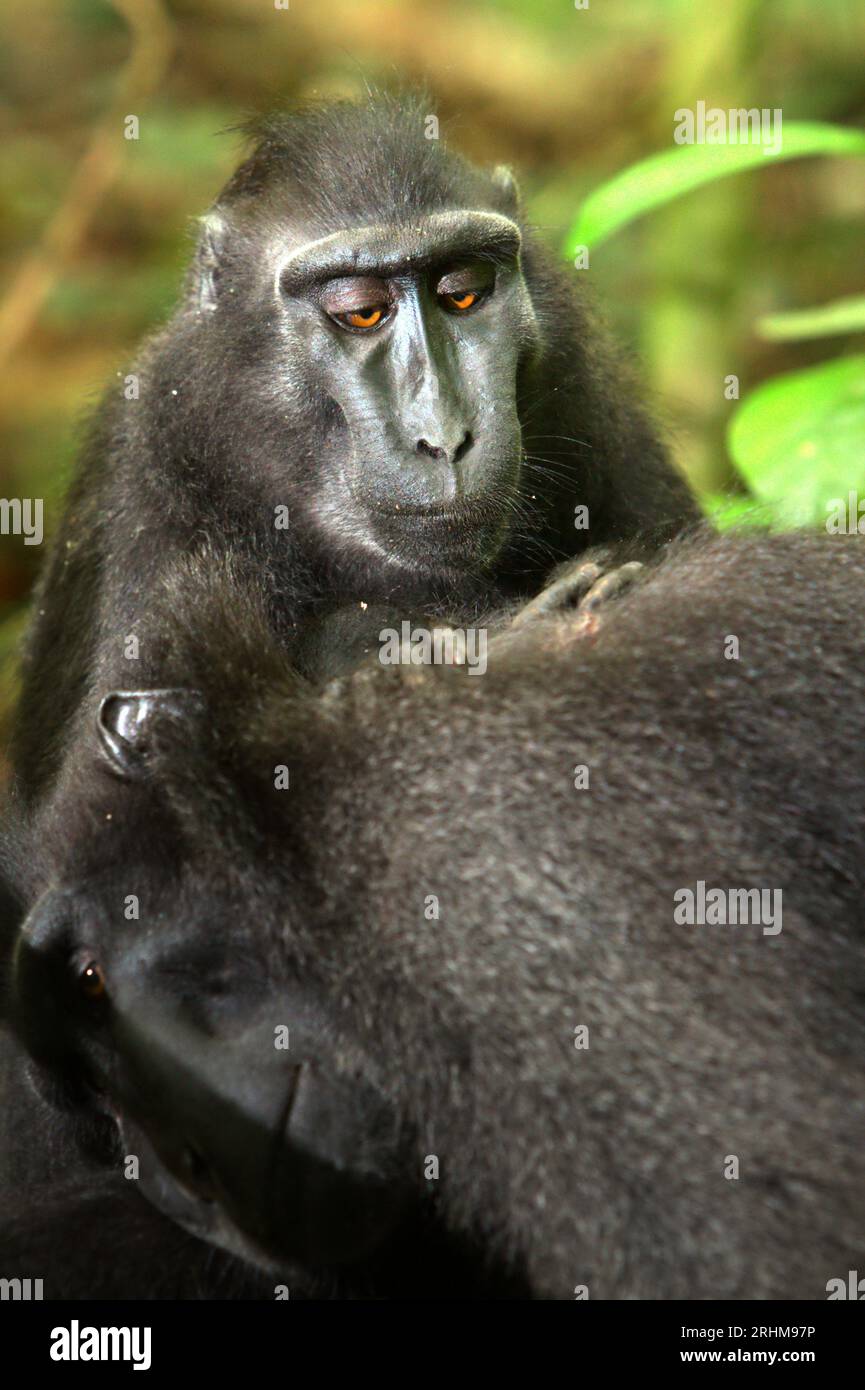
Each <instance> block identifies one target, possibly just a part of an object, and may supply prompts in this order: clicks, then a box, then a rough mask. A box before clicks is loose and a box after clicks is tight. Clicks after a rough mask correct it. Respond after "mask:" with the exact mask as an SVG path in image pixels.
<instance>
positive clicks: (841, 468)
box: [727, 356, 865, 526]
mask: <svg viewBox="0 0 865 1390" xmlns="http://www.w3.org/2000/svg"><path fill="white" fill-rule="evenodd" d="M863 440H865V356H857V357H841V358H838V359H837V360H836V361H834V362H828V363H825V364H824V365H822V366H820V367H809V368H807V369H806V370H805V371H801V372H790V373H788V374H786V375H784V376H780V377H775V378H774V379H773V380H772V381H769V382H767V383H766V384H765V385H764V386H760V387H758V389H757V390H756V391H754V392H753V394H752V395H750V396H749V397H748V399H747V400H745V401H744V402H743V403H742V405H741V406H740V407H739V409H738V411H737V412H736V414H735V415H734V417H733V419H732V420H731V422H730V426H729V429H728V433H727V441H728V445H729V449H730V453H731V455H732V457H733V460H734V462H735V464H736V467H737V468H738V470H739V472H740V473H741V475H742V477H743V478H744V480H745V482H746V483H747V484H748V486H749V488H750V490H751V492H753V494H754V496H755V497H757V498H758V499H759V500H760V501H762V502H765V503H767V504H769V505H770V506H771V508H772V512H773V516H774V517H775V518H776V519H777V520H778V521H779V522H780V524H781V525H784V526H807V525H811V524H814V523H818V524H825V522H826V518H827V516H828V514H829V507H830V503H831V501H832V499H833V498H838V497H841V498H844V499H846V497H847V493H848V492H849V491H850V490H851V489H854V490H857V491H859V492H861V493H862V495H863V496H865V450H863V447H862V445H863Z"/></svg>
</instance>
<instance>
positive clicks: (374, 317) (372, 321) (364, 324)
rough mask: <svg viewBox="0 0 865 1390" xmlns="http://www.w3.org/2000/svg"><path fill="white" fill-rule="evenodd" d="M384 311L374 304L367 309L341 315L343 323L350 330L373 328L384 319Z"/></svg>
mask: <svg viewBox="0 0 865 1390" xmlns="http://www.w3.org/2000/svg"><path fill="white" fill-rule="evenodd" d="M384 313H385V311H384V309H383V308H382V307H381V305H379V304H374V305H373V306H372V307H371V308H369V309H354V310H352V312H351V313H350V314H343V315H342V317H343V318H344V319H345V322H346V323H348V324H350V325H351V327H352V328H375V327H376V325H377V324H379V323H381V321H382V319H383V318H384Z"/></svg>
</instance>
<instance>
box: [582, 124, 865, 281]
mask: <svg viewBox="0 0 865 1390" xmlns="http://www.w3.org/2000/svg"><path fill="white" fill-rule="evenodd" d="M782 134H783V144H782V148H781V149H780V150H779V151H778V153H777V154H767V153H766V147H765V146H763V145H682V146H677V147H676V148H675V149H673V150H665V151H664V152H663V153H662V154H655V155H651V156H650V157H649V158H648V159H644V160H641V161H640V163H639V164H633V165H632V166H631V168H630V169H625V170H623V172H622V173H621V174H618V175H617V176H616V178H613V179H610V180H609V182H608V183H605V184H602V185H601V187H600V188H598V189H596V190H595V192H594V193H591V194H590V195H589V197H588V198H587V199H586V201H585V202H584V203H583V206H582V208H581V209H580V211H579V213H578V215H577V218H576V221H575V222H574V224H573V226H572V227H571V230H570V232H569V234H568V237H567V240H566V242H565V255H566V256H568V257H569V259H573V257H574V256H575V255H576V253H577V250H578V248H579V247H581V246H589V247H596V246H598V245H599V244H600V243H601V242H602V241H604V240H605V239H606V238H607V237H609V236H612V234H613V232H616V231H618V230H619V228H620V227H624V226H625V225H626V224H627V223H628V222H633V221H635V219H636V218H638V217H642V216H643V215H644V214H645V213H647V212H652V211H653V210H654V209H655V208H659V207H662V206H663V205H664V204H665V203H669V202H672V200H673V199H674V198H679V197H681V196H682V194H684V193H690V192H691V190H692V189H695V188H699V187H701V185H702V184H704V183H710V182H712V181H713V180H714V179H720V178H726V177H727V176H728V175H729V174H739V173H742V172H743V170H746V169H755V168H761V169H762V168H765V167H766V165H767V164H773V163H778V162H780V161H781V160H784V159H801V158H803V157H804V156H806V155H818V154H819V155H862V154H865V131H861V130H851V129H848V128H847V127H845V126H836V125H829V124H826V123H824V122H821V121H789V122H787V123H786V124H785V125H784V126H783V130H782Z"/></svg>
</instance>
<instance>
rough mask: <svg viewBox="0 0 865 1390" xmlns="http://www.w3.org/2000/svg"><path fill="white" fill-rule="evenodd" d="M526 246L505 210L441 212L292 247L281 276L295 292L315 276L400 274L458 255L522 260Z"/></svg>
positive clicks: (286, 288)
mask: <svg viewBox="0 0 865 1390" xmlns="http://www.w3.org/2000/svg"><path fill="white" fill-rule="evenodd" d="M521 245H522V237H521V234H520V229H519V227H518V226H517V224H516V222H513V221H512V220H511V219H510V218H509V217H505V216H503V215H502V214H501V213H495V212H472V211H468V212H466V211H461V212H438V213H431V214H430V215H429V216H428V217H425V218H423V220H422V221H418V222H415V223H411V222H407V223H404V224H388V223H382V224H373V225H371V226H367V227H352V228H350V229H346V230H344V231H338V232H331V233H330V234H329V235H328V236H323V237H318V238H316V240H315V241H309V242H306V243H304V245H302V246H298V247H296V248H295V249H294V250H292V251H289V253H288V254H287V256H285V257H284V258H282V260H281V261H280V263H279V266H278V270H277V277H278V283H279V285H280V286H281V288H282V290H283V291H284V292H288V293H291V292H292V291H297V290H299V289H301V288H303V286H304V285H306V284H308V283H309V282H310V281H319V282H320V281H322V280H335V279H338V278H339V277H340V276H344V275H378V276H386V275H395V274H399V273H400V272H403V273H405V272H406V271H407V270H409V269H412V270H414V269H417V270H422V269H425V268H427V267H428V266H430V265H432V264H441V263H442V262H443V261H446V260H448V259H451V258H453V257H455V256H482V257H484V258H485V259H489V260H496V261H508V260H511V261H517V259H518V257H519V254H520V248H521Z"/></svg>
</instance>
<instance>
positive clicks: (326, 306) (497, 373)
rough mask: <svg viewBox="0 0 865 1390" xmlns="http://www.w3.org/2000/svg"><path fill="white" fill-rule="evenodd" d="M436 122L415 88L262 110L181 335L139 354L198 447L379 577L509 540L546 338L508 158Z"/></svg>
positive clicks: (483, 552)
mask: <svg viewBox="0 0 865 1390" xmlns="http://www.w3.org/2000/svg"><path fill="white" fill-rule="evenodd" d="M430 133H431V132H430V123H429V119H428V117H427V115H426V113H425V111H424V109H423V106H422V104H421V103H418V102H417V100H416V99H414V100H412V101H411V102H400V101H398V100H396V99H390V100H384V99H379V100H377V101H376V102H374V103H371V104H370V105H368V106H353V105H349V104H345V105H336V106H331V107H328V108H326V109H321V110H316V109H313V110H311V111H308V112H305V113H299V114H297V115H289V116H285V117H278V118H273V119H271V120H269V121H267V122H265V123H263V124H260V125H258V126H256V127H255V128H254V129H253V131H252V134H253V138H254V139H255V141H256V144H255V146H254V149H253V152H252V153H251V154H250V156H249V158H248V159H247V160H246V162H245V163H244V164H242V165H241V167H240V168H239V169H238V171H237V172H236V174H235V175H234V177H233V178H232V179H231V180H230V182H229V184H228V186H227V187H226V189H225V190H224V191H223V193H222V194H221V196H220V197H219V198H218V200H217V202H216V204H215V205H214V207H213V209H212V210H211V212H210V213H209V214H208V215H207V216H206V217H205V218H204V219H203V226H202V232H201V237H200V243H199V248H198V253H197V257H196V260H195V264H194V267H193V270H192V273H191V276H190V283H189V292H188V299H187V303H186V305H185V307H184V309H183V311H182V313H181V316H180V326H181V338H180V343H179V344H178V341H177V337H176V336H173V337H172V340H171V348H170V349H169V351H168V353H167V354H166V355H164V356H163V358H162V359H160V358H158V357H157V358H156V359H154V360H152V362H151V368H152V370H154V371H155V372H156V373H157V374H158V377H159V378H161V381H162V383H163V385H164V388H165V392H166V394H167V396H168V397H169V398H170V399H169V400H168V405H169V407H170V411H171V416H170V418H171V420H172V421H173V423H174V425H177V424H178V423H179V424H180V425H181V429H182V431H183V432H185V434H186V441H185V442H188V450H189V455H190V457H194V456H195V455H198V456H199V457H200V459H201V461H202V462H206V463H208V464H209V465H212V464H213V462H214V461H215V460H220V459H221V461H222V463H223V466H225V467H226V468H228V469H229V470H230V471H231V475H232V480H233V482H234V483H235V484H238V483H239V484H240V485H243V483H244V482H246V484H247V485H248V486H249V487H250V488H254V489H255V490H256V492H257V493H260V492H261V488H262V486H264V489H265V496H266V501H267V503H268V504H269V505H270V507H271V509H272V508H274V507H277V506H280V505H283V506H285V507H287V508H288V510H289V513H290V521H289V525H290V526H291V528H292V531H293V532H294V534H296V535H301V536H303V537H304V538H305V540H306V543H307V544H310V545H312V547H313V548H314V547H315V546H316V544H317V545H318V548H319V549H320V550H321V552H322V553H323V554H325V555H327V556H333V555H338V556H339V557H340V559H341V561H342V562H343V563H344V562H345V561H346V560H350V561H351V562H352V563H353V564H357V563H358V561H360V562H364V561H367V562H369V563H370V564H373V563H374V565H375V567H376V570H377V572H378V573H380V574H381V575H382V576H383V579H384V582H385V583H391V582H392V581H393V579H394V577H395V576H397V577H398V576H399V575H401V574H403V573H407V574H410V575H411V574H414V575H416V576H417V577H418V578H419V579H423V580H429V578H430V577H431V576H432V577H433V578H434V577H436V576H440V577H442V578H447V577H448V576H452V575H453V574H455V573H457V572H461V571H462V572H464V571H466V570H472V571H478V570H482V569H483V568H484V567H485V566H488V565H489V564H490V563H491V562H492V561H493V560H494V559H495V557H496V556H497V555H498V554H499V553H500V551H501V549H502V547H503V546H504V545H505V543H506V541H507V538H508V536H509V534H510V532H511V530H512V528H513V526H514V524H515V522H516V521H517V520H518V518H519V516H520V515H521V514H522V509H521V504H520V502H519V500H518V490H519V485H520V477H521V460H522V441H521V426H520V418H519V413H518V406H517V398H518V385H519V379H520V376H521V372H522V371H523V370H524V369H525V368H526V367H527V365H528V364H529V363H530V362H531V360H532V359H533V357H534V356H535V355H536V353H537V351H538V347H539V327H538V320H537V316H536V313H535V309H534V306H533V302H532V296H531V294H530V291H529V287H528V285H527V281H526V278H525V275H524V267H523V232H522V230H521V227H520V223H519V220H518V214H517V202H516V191H515V188H514V184H513V181H512V179H511V176H510V174H509V172H508V171H507V170H506V169H504V168H501V167H499V168H496V169H494V170H491V171H489V172H480V171H477V170H474V169H472V168H471V167H470V166H469V165H467V164H466V163H465V162H464V161H463V160H462V159H460V158H459V157H457V156H456V155H454V154H451V153H449V152H446V151H445V149H444V148H443V145H442V143H441V142H440V141H439V139H438V138H428V135H429V134H430ZM176 331H177V324H176V323H175V325H174V328H173V334H175V335H176ZM179 354H180V355H179ZM169 377H172V382H173V386H172V383H171V382H169ZM175 377H176V378H177V380H174V378H175ZM172 389H174V391H175V392H176V394H175V395H174V396H171V390H172ZM550 428H552V426H551V427H550ZM202 455H203V457H202Z"/></svg>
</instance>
